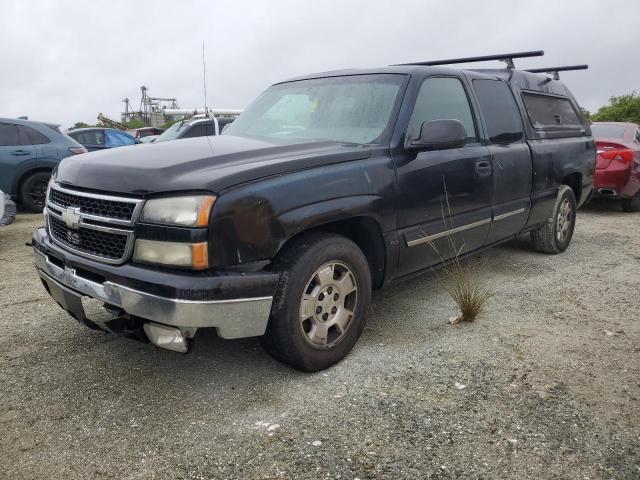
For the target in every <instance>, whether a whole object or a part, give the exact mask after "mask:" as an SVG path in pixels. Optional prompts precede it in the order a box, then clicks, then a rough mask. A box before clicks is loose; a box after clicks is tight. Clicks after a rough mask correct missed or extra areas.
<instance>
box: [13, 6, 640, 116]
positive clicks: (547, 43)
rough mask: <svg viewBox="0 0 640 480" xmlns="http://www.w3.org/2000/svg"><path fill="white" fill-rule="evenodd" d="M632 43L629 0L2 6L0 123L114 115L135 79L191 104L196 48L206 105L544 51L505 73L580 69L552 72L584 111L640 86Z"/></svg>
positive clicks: (636, 20) (135, 87)
mask: <svg viewBox="0 0 640 480" xmlns="http://www.w3.org/2000/svg"><path fill="white" fill-rule="evenodd" d="M639 41H640V1H639V0H608V1H604V0H601V1H598V0H553V1H545V0H537V1H535V2H526V3H525V2H522V1H518V0H505V1H503V0H484V1H478V2H473V1H460V0H448V1H435V0H432V1H427V0H422V1H419V0H406V1H403V0H394V1H382V0H363V1H360V0H353V1H349V0H342V1H339V0H321V1H320V0H318V1H316V0H309V1H293V0H292V1H285V0H282V1H279V0H269V1H260V0H254V1H249V0H246V1H245V0H227V1H224V2H223V1H190V0H180V1H178V0H172V1H162V0H152V1H145V2H133V1H113V0H112V1H95V0H93V1H79V0H78V1H62V0H56V1H53V0H51V1H25V0H0V72H1V74H0V117H17V116H21V115H28V116H29V118H31V119H34V120H35V119H37V120H44V121H52V122H57V123H61V124H63V125H64V126H70V125H72V124H73V123H74V122H76V121H84V122H87V123H95V122H96V115H97V114H98V112H104V113H105V114H107V115H108V116H111V117H113V118H115V119H119V115H120V112H121V110H122V108H123V105H124V104H123V103H122V99H123V98H125V97H129V98H130V99H131V101H132V103H133V105H134V107H136V108H137V107H138V105H139V103H140V88H139V87H140V85H146V86H147V87H149V94H150V95H152V96H161V97H176V98H177V99H178V102H179V104H180V106H181V107H195V106H202V104H203V100H202V98H203V94H202V91H203V88H202V43H203V42H205V43H206V60H207V77H208V78H207V90H208V98H209V102H208V103H209V105H210V106H212V107H217V108H242V107H244V106H246V105H247V103H248V102H250V101H251V100H252V99H253V98H254V97H255V96H256V95H258V94H259V93H260V92H261V91H262V90H264V89H265V88H266V87H267V86H269V85H270V84H272V83H274V82H276V81H279V80H283V79H286V78H289V77H292V76H296V75H300V74H306V73H311V72H317V71H324V70H332V69H340V68H351V67H370V66H380V65H387V64H390V63H398V62H409V61H419V60H430V59H431V60H433V59H440V58H451V57H460V56H472V55H486V54H491V53H502V52H511V51H519V50H537V49H543V50H545V52H546V54H545V57H544V58H531V59H522V60H521V61H519V62H517V63H516V65H517V66H518V67H520V68H533V67H539V66H555V65H557V64H576V63H588V64H589V67H590V69H589V70H588V71H586V72H585V71H582V72H568V73H566V74H564V75H563V76H562V78H563V80H564V81H565V82H566V83H567V84H568V85H569V87H570V88H571V90H572V91H573V93H574V95H575V96H576V98H577V99H578V102H579V103H580V104H581V105H582V106H584V107H585V108H587V109H589V110H592V111H593V110H596V109H597V108H598V107H599V106H600V105H602V104H603V103H606V101H607V99H608V98H609V97H610V96H611V95H620V94H624V93H630V92H632V91H634V90H636V91H638V92H640V61H639V58H640V56H639V55H638V51H639V50H638V46H639V44H640V42H639ZM494 65H497V63H495V64H494Z"/></svg>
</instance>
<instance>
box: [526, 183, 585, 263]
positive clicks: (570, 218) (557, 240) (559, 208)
mask: <svg viewBox="0 0 640 480" xmlns="http://www.w3.org/2000/svg"><path fill="white" fill-rule="evenodd" d="M576 210H577V208H576V197H575V195H574V194H573V190H571V188H570V187H567V186H566V185H565V186H562V187H561V188H560V190H559V191H558V199H557V200H556V204H555V206H554V207H553V214H552V215H551V218H549V220H548V221H547V223H545V224H544V225H542V226H541V227H540V228H538V229H537V230H534V231H532V232H531V243H532V245H533V249H534V250H536V251H538V252H542V253H552V254H557V253H561V252H564V251H565V250H566V249H567V247H568V246H569V244H570V243H571V239H572V238H573V232H574V230H575V227H576Z"/></svg>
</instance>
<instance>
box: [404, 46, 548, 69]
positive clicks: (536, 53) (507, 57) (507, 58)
mask: <svg viewBox="0 0 640 480" xmlns="http://www.w3.org/2000/svg"><path fill="white" fill-rule="evenodd" d="M543 55H544V50H533V51H530V52H515V53H503V54H500V55H484V56H481V57H464V58H450V59H448V60H432V61H428V62H413V63H399V64H396V65H394V66H399V65H424V66H430V67H433V66H437V65H452V64H455V63H472V62H486V61H488V60H500V61H501V62H505V63H506V64H507V68H510V69H514V68H515V66H514V65H513V59H514V58H528V57H541V56H543Z"/></svg>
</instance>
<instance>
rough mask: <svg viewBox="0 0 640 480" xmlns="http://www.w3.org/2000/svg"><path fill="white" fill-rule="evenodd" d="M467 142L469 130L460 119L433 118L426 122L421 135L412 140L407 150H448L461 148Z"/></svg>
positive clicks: (421, 129)
mask: <svg viewBox="0 0 640 480" xmlns="http://www.w3.org/2000/svg"><path fill="white" fill-rule="evenodd" d="M466 143H467V130H466V129H465V128H464V125H463V124H462V122H461V121H460V120H432V121H430V122H424V123H423V124H422V127H421V128H420V137H419V138H417V139H415V140H412V141H411V142H410V143H409V145H408V146H407V150H410V151H414V152H422V151H425V150H447V149H450V148H461V147H464V145H465V144H466Z"/></svg>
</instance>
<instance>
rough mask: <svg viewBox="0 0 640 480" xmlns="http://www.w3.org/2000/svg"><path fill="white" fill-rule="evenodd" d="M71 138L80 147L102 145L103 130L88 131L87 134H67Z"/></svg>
mask: <svg viewBox="0 0 640 480" xmlns="http://www.w3.org/2000/svg"><path fill="white" fill-rule="evenodd" d="M69 136H70V137H71V138H73V139H74V140H76V141H77V142H78V143H81V144H82V145H104V131H103V130H89V131H87V132H72V133H70V134H69Z"/></svg>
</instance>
